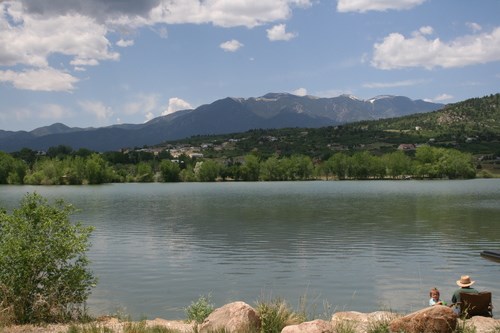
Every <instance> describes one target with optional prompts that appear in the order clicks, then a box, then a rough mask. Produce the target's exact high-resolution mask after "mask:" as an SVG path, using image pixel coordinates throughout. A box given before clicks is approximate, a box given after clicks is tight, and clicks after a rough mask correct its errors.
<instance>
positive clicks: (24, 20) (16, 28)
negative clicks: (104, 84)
mask: <svg viewBox="0 0 500 333" xmlns="http://www.w3.org/2000/svg"><path fill="white" fill-rule="evenodd" d="M0 13H1V14H0V65H3V66H14V65H27V66H33V67H48V66H49V64H48V57H49V56H50V55H52V54H63V55H67V56H72V57H73V60H72V64H73V65H75V66H76V65H96V64H98V63H99V61H100V60H118V58H119V54H118V53H115V52H111V51H110V49H109V46H110V43H109V41H108V40H107V38H106V33H107V28H106V27H105V26H103V25H100V24H97V23H96V22H95V20H94V19H92V18H90V17H87V16H82V15H80V14H76V13H72V14H66V15H62V16H54V17H44V16H41V15H28V14H26V13H24V11H23V7H22V5H21V3H18V2H10V1H8V2H3V3H0ZM11 17H16V18H19V21H18V22H17V21H16V22H13V23H12V22H11V20H9V18H11Z"/></svg>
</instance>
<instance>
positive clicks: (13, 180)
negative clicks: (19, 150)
mask: <svg viewBox="0 0 500 333" xmlns="http://www.w3.org/2000/svg"><path fill="white" fill-rule="evenodd" d="M26 171H27V166H26V163H25V162H23V161H22V160H19V159H16V158H14V157H12V156H11V155H9V154H7V153H4V152H1V151H0V184H22V183H23V178H24V176H25V175H26Z"/></svg>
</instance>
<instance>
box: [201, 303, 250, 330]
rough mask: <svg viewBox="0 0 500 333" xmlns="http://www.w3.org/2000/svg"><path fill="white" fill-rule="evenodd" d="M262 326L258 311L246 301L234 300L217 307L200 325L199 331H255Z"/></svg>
mask: <svg viewBox="0 0 500 333" xmlns="http://www.w3.org/2000/svg"><path fill="white" fill-rule="evenodd" d="M259 328H260V318H259V316H258V315H257V312H255V310H254V309H253V308H252V307H251V306H250V305H248V304H246V303H245V302H233V303H229V304H226V305H224V306H222V307H220V308H218V309H215V310H214V311H213V312H212V313H211V314H210V315H209V316H208V317H207V318H206V319H205V320H204V321H203V323H201V324H200V325H199V326H198V332H199V333H208V332H215V331H221V330H224V331H225V332H227V333H237V332H248V331H255V330H258V329H259Z"/></svg>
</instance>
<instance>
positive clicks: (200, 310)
mask: <svg viewBox="0 0 500 333" xmlns="http://www.w3.org/2000/svg"><path fill="white" fill-rule="evenodd" d="M210 299H211V296H210V294H208V295H207V296H204V295H202V296H200V297H199V298H198V300H197V301H196V302H191V305H189V306H188V307H187V308H186V316H187V320H188V321H193V320H194V321H195V322H197V323H202V322H203V321H204V320H205V318H207V317H208V315H209V314H210V313H212V311H213V310H214V305H213V304H212V303H211V300H210Z"/></svg>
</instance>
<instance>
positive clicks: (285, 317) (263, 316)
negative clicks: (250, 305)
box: [256, 298, 306, 333]
mask: <svg viewBox="0 0 500 333" xmlns="http://www.w3.org/2000/svg"><path fill="white" fill-rule="evenodd" d="M256 311H257V313H258V315H259V317H260V321H261V323H260V325H261V330H260V331H261V333H280V332H281V330H282V329H283V328H284V327H285V326H288V325H296V324H300V323H302V322H304V321H305V320H306V315H305V314H302V313H296V312H294V311H293V310H292V309H291V307H290V306H289V305H288V304H287V303H286V302H285V301H284V300H282V299H280V298H276V299H273V300H270V301H258V302H257V307H256Z"/></svg>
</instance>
